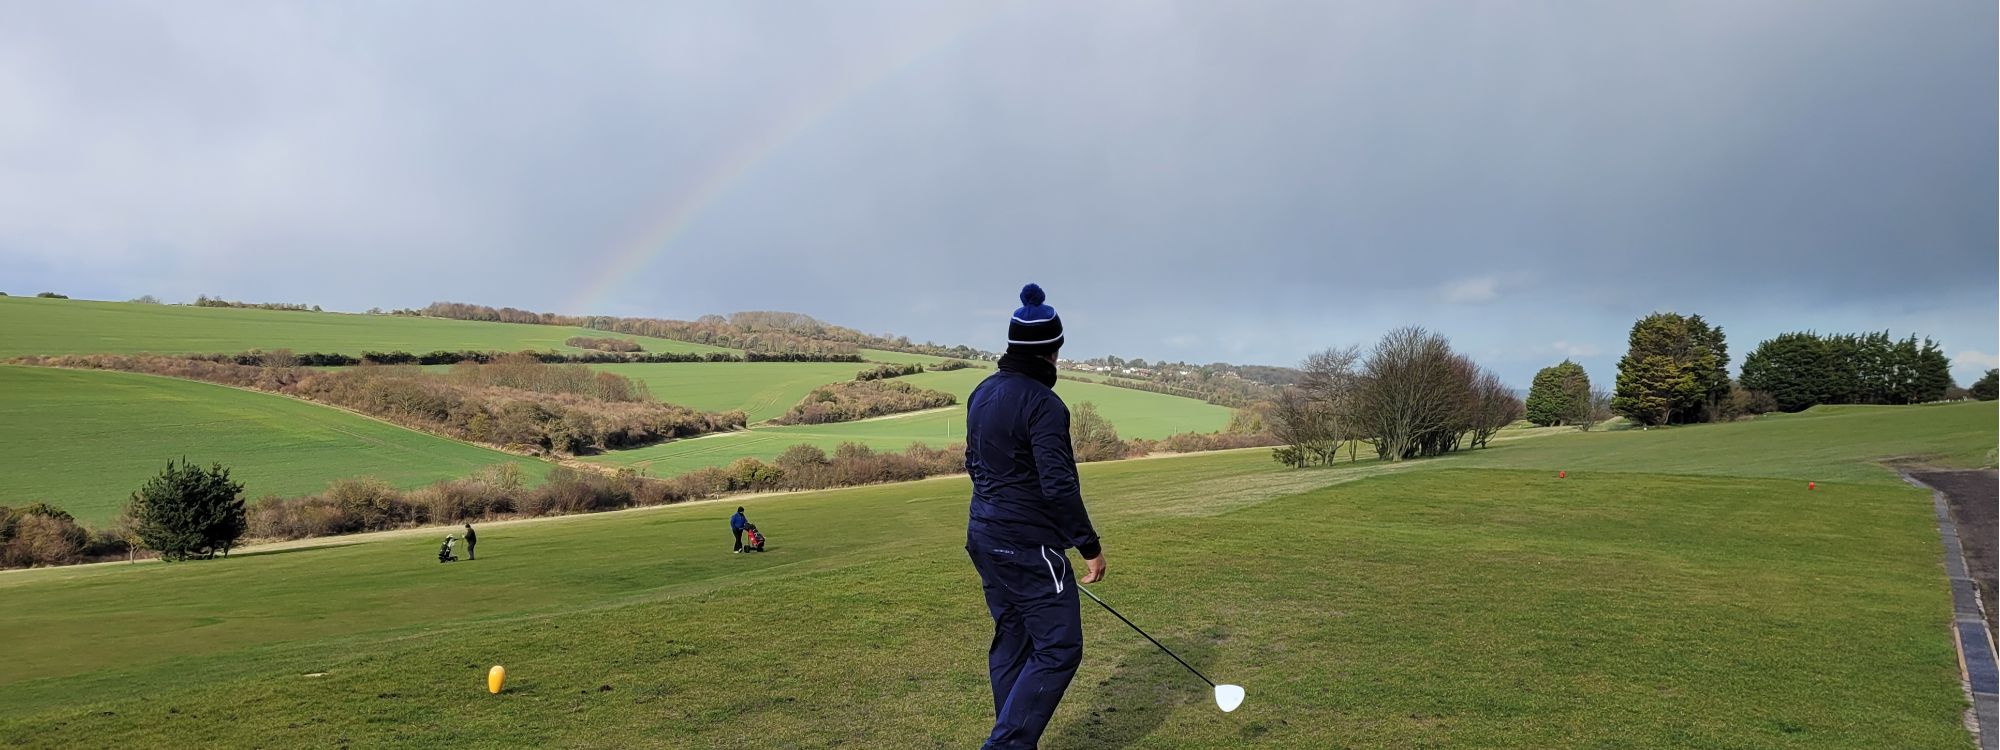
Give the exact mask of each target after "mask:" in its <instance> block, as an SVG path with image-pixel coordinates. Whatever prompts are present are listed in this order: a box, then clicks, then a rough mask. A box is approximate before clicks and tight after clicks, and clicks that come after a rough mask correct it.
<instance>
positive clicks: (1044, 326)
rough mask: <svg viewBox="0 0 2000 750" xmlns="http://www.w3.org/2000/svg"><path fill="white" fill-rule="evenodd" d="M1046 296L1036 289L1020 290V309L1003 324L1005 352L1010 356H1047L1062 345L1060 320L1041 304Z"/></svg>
mask: <svg viewBox="0 0 2000 750" xmlns="http://www.w3.org/2000/svg"><path fill="white" fill-rule="evenodd" d="M1047 299H1048V295H1046V294H1044V293H1042V288H1041V287H1040V286H1037V285H1034V284H1029V285H1027V286H1024V287H1021V308H1020V309H1018V310H1015V311H1014V318H1013V320H1010V321H1008V323H1007V351H1008V352H1010V353H1014V354H1043V355H1045V354H1050V353H1053V352H1055V351H1056V350H1058V349H1061V348H1062V345H1063V327H1062V318H1061V317H1058V316H1057V315H1056V309H1055V308H1053V307H1049V306H1048V305H1046V304H1043V302H1045V301H1047Z"/></svg>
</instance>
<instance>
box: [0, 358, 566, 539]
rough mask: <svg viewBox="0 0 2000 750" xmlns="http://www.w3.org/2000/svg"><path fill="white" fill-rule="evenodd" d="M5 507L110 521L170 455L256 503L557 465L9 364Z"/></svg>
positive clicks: (166, 386)
mask: <svg viewBox="0 0 2000 750" xmlns="http://www.w3.org/2000/svg"><path fill="white" fill-rule="evenodd" d="M0 424H4V425H6V427H7V435H8V440H7V445H6V449H5V450H4V451H0V505H22V504H25V503H28V502H32V501H35V500H47V501H49V502H50V503H52V504H54V505H57V506H59V507H62V508H64V509H66V510H68V511H69V512H71V513H72V514H75V515H76V517H77V518H78V519H79V520H81V521H83V522H84V523H87V524H91V525H102V524H103V523H105V522H106V521H109V520H110V519H111V517H112V516H114V515H115V514H116V513H117V512H118V510H119V509H120V508H122V507H124V505H125V501H126V499H127V498H128V497H129V496H130V495H131V494H132V491H133V490H136V489H138V488H139V485H140V484H142V483H143V482H145V480H146V478H147V477H150V476H152V475H154V474H156V473H158V472H159V471H160V469H161V467H163V466H165V465H166V463H167V462H168V461H169V460H172V459H176V458H180V457H183V456H184V457H186V458H188V459H189V460H191V461H195V462H197V463H203V464H206V463H209V462H215V461H220V462H222V463H223V464H224V465H226V466H229V467H230V469H231V470H232V476H233V477H234V478H235V479H237V480H238V481H241V482H243V485H244V491H245V493H247V494H248V495H249V496H250V497H252V498H255V497H258V496H260V495H263V494H266V493H272V494H279V495H300V494H306V493H310V492H317V491H319V490H322V489H325V488H326V484H327V482H328V481H330V480H333V479H340V478H345V477H358V476H374V477H377V478H380V479H382V480H384V481H387V482H390V483H392V484H395V485H398V486H402V487H413V486H417V485H421V484H425V483H429V482H433V481H437V480H440V479H449V478H454V477H461V476H465V475H467V474H470V473H472V472H473V471H475V470H477V469H479V468H480V467H482V466H488V465H491V464H497V463H504V462H510V461H511V462H515V463H518V464H520V465H521V467H522V468H523V469H524V470H525V471H527V472H528V473H529V474H530V475H531V476H539V475H541V474H543V473H546V472H547V470H548V464H545V463H542V462H540V461H535V460H532V459H526V458H520V457H517V456H511V455H508V454H505V453H500V452H497V451H492V450H487V449H485V448H480V447H476V446H472V445H467V444H465V443H459V442H455V441H452V440H446V439H444V438H439V437H433V436H431V435H426V434H423V433H420V432H414V431H411V430H406V429H403V428H401V427H397V426H394V425H390V424H387V423H384V422H380V421H376V420H374V419H369V418H367V417H362V416H358V415H355V414H351V413H348V412H345V411H341V410H338V409H332V408H328V407H324V406H318V405H315V404H309V403H306V402H303V401H297V400H293V399H289V398H285V397H282V396H275V395H270V394H265V393H255V392H251V391H244V390H238V389H235V388H227V387H223V386H219V385H210V384H207V383H196V382H192V381H186V380H175V379H172V378H161V377H153V376H150V375H135V374H130V373H121V372H102V371H89V370H58V369H50V368H37V367H17V366H8V365H0Z"/></svg>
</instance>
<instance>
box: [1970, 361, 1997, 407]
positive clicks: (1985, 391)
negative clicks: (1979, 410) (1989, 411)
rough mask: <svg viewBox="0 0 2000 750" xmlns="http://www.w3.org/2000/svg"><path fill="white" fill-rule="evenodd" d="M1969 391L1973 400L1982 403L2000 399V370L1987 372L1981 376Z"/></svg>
mask: <svg viewBox="0 0 2000 750" xmlns="http://www.w3.org/2000/svg"><path fill="white" fill-rule="evenodd" d="M1969 390H1970V391H1971V392H1972V397H1973V398H1976V399H1979V400H1981V401H1992V400H1994V399H1996V398H2000V369H1994V370H1987V371H1986V374H1985V375H1982V376H1980V378H1979V380H1977V381H1975V382H1973V384H1972V388H1970V389H1969Z"/></svg>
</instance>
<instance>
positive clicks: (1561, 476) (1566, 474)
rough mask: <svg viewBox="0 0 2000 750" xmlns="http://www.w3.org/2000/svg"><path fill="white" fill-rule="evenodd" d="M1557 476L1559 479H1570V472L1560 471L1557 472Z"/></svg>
mask: <svg viewBox="0 0 2000 750" xmlns="http://www.w3.org/2000/svg"><path fill="white" fill-rule="evenodd" d="M1556 478H1557V479H1568V478H1569V472H1567V471H1558V472H1556Z"/></svg>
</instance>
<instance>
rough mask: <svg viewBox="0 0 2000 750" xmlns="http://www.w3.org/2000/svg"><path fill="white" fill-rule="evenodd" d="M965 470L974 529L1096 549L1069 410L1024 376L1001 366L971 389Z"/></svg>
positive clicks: (1092, 553) (1087, 555)
mask: <svg viewBox="0 0 2000 750" xmlns="http://www.w3.org/2000/svg"><path fill="white" fill-rule="evenodd" d="M965 470H966V472H968V473H970V474H971V475H972V518H971V526H972V528H973V529H974V530H978V531H982V532H984V533H987V534H992V535H994V536H997V537H1000V538H1002V539H1008V540H1011V541H1015V542H1018V543H1023V544H1038V545H1042V546H1045V547H1052V548H1055V549H1065V548H1068V547H1075V548H1076V549H1077V552H1079V553H1081V554H1082V555H1083V556H1084V559H1092V558H1095V557H1097V555H1098V554H1099V552H1100V549H1099V547H1098V543H1097V530H1096V529H1094V528H1092V527H1091V525H1090V514H1089V513H1087V512H1085V511H1084V509H1083V493H1082V491H1081V488H1080V487H1079V486H1078V484H1077V479H1076V455H1075V452H1074V450H1073V449H1072V448H1071V447H1070V442H1069V407H1068V406H1065V405H1063V402H1062V399H1061V398H1058V397H1057V396H1056V392H1055V391H1054V390H1052V389H1050V388H1049V387H1048V386H1046V385H1042V384H1041V382H1039V381H1037V380H1035V379H1034V378H1032V377H1029V376H1028V375H1024V374H1022V373H1018V372H1009V371H1006V370H1002V371H1000V372H996V373H994V374H993V375H991V376H989V377H987V378H986V381H985V382H982V383H980V384H979V387H978V388H976V389H974V390H973V391H972V398H971V399H969V400H967V401H966V408H965Z"/></svg>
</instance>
